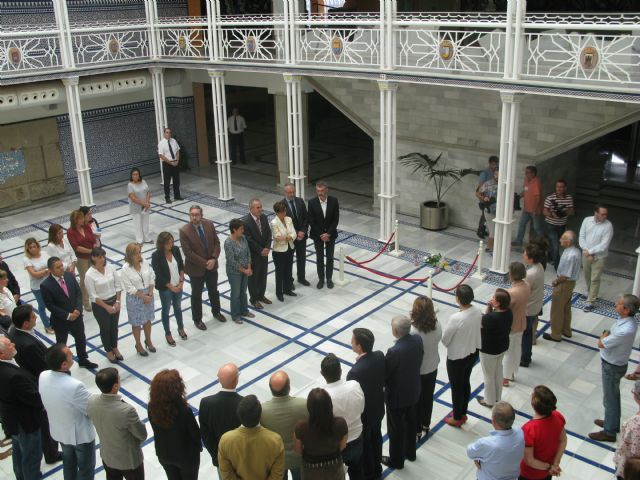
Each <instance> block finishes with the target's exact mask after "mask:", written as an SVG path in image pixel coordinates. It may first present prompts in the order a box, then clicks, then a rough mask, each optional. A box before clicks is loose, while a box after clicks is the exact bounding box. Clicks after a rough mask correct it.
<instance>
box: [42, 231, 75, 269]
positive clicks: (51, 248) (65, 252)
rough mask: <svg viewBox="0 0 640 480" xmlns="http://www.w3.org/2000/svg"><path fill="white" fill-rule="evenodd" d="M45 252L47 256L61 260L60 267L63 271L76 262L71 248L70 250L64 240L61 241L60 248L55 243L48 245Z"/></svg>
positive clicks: (69, 246)
mask: <svg viewBox="0 0 640 480" xmlns="http://www.w3.org/2000/svg"><path fill="white" fill-rule="evenodd" d="M45 251H46V252H47V253H48V254H49V257H58V258H59V259H60V260H62V265H63V266H64V269H65V270H66V269H67V268H69V265H71V264H72V263H75V262H76V261H77V260H78V259H77V258H76V253H75V252H74V251H73V248H71V245H69V242H68V241H67V239H66V238H63V239H62V247H61V246H59V245H56V244H55V243H49V244H48V245H47V246H46V247H45Z"/></svg>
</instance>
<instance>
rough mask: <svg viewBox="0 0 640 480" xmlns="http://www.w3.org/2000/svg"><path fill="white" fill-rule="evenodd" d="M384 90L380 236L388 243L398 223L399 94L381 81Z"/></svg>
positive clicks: (381, 112)
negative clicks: (397, 117) (397, 116)
mask: <svg viewBox="0 0 640 480" xmlns="http://www.w3.org/2000/svg"><path fill="white" fill-rule="evenodd" d="M378 88H379V89H380V193H379V194H378V197H379V198H380V237H379V239H378V240H379V241H381V242H386V241H387V240H388V239H389V236H391V233H392V232H393V229H394V225H395V221H396V197H397V195H396V165H397V158H396V157H397V155H396V93H397V90H398V86H397V84H395V83H391V82H386V81H379V82H378Z"/></svg>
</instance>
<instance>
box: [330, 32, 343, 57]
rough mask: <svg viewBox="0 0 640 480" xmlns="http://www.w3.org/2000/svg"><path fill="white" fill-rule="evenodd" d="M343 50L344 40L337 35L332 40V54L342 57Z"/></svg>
mask: <svg viewBox="0 0 640 480" xmlns="http://www.w3.org/2000/svg"><path fill="white" fill-rule="evenodd" d="M343 49H344V43H343V42H342V38H340V37H339V36H338V35H336V36H335V37H333V38H332V39H331V52H332V53H333V54H334V55H340V54H341V53H342V50H343Z"/></svg>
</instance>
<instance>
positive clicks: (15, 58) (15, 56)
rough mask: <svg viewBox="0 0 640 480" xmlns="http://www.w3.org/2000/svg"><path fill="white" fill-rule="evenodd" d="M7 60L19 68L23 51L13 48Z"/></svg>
mask: <svg viewBox="0 0 640 480" xmlns="http://www.w3.org/2000/svg"><path fill="white" fill-rule="evenodd" d="M7 58H8V59H9V61H10V62H11V63H13V64H14V65H15V66H18V65H19V64H20V61H21V60H22V51H21V50H20V49H19V48H18V47H11V48H10V49H9V51H8V52H7Z"/></svg>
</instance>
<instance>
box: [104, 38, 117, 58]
mask: <svg viewBox="0 0 640 480" xmlns="http://www.w3.org/2000/svg"><path fill="white" fill-rule="evenodd" d="M107 47H108V48H109V52H111V54H112V55H116V54H117V53H118V51H119V50H120V44H119V43H118V40H116V39H115V38H112V39H111V40H109V44H108V45H107Z"/></svg>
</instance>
